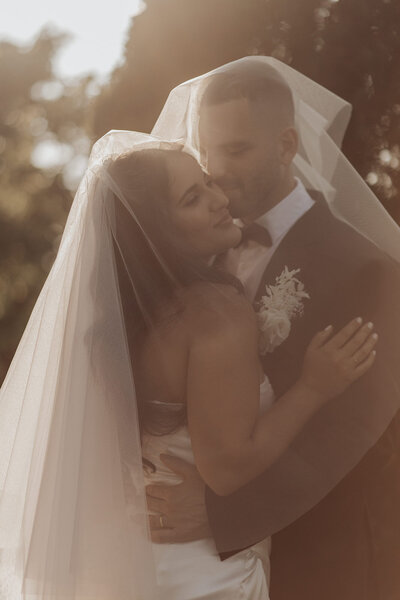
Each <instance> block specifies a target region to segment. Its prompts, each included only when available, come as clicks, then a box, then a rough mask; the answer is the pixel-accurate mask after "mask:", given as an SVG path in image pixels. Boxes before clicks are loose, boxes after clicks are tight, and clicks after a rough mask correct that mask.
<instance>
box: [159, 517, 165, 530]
mask: <svg viewBox="0 0 400 600" xmlns="http://www.w3.org/2000/svg"><path fill="white" fill-rule="evenodd" d="M160 527H161V529H164V527H165V525H164V520H163V516H162V515H160Z"/></svg>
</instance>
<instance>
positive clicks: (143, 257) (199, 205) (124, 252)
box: [0, 132, 377, 600]
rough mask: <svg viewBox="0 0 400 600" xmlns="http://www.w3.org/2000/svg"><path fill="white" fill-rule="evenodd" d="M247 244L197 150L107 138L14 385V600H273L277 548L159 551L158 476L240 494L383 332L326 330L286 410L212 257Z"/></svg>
mask: <svg viewBox="0 0 400 600" xmlns="http://www.w3.org/2000/svg"><path fill="white" fill-rule="evenodd" d="M241 235H242V233H241V231H240V229H239V228H238V227H237V226H236V225H235V224H234V223H233V221H232V219H231V217H230V214H229V212H228V200H227V198H226V197H225V196H224V194H223V193H222V192H221V190H220V189H219V188H218V187H217V186H216V185H215V184H214V182H213V181H212V180H211V179H210V178H209V177H208V175H207V174H206V173H204V172H203V171H202V169H201V168H200V166H199V164H198V163H197V162H196V160H195V159H194V158H193V156H191V155H190V154H188V153H186V152H184V151H183V150H182V148H181V147H179V146H177V145H171V144H165V143H163V142H161V141H159V140H157V139H155V138H150V137H149V136H145V135H144V134H135V133H130V132H111V133H110V134H107V135H106V136H104V138H102V139H101V140H100V141H99V142H97V144H96V146H95V148H94V151H93V153H92V158H91V163H90V165H89V169H88V171H87V173H86V175H85V177H84V179H83V181H82V183H81V185H80V187H79V190H78V192H77V195H76V198H75V200H74V203H73V206H72V209H71V212H70V215H69V219H68V222H67V226H66V229H65V232H64V236H63V240H62V243H61V246H60V250H59V253H58V255H57V259H56V262H55V264H54V265H53V268H52V270H51V272H50V275H49V277H48V279H47V281H46V283H45V286H44V288H43V290H42V292H41V295H40V297H39V299H38V301H37V304H36V306H35V308H34V311H33V313H32V316H31V319H30V321H29V323H28V326H27V329H26V331H25V333H24V336H23V338H22V340H21V343H20V346H19V348H18V350H17V353H16V355H15V358H14V360H13V363H12V365H11V367H10V370H9V373H8V375H7V378H6V380H5V382H4V385H3V387H2V390H1V396H0V440H1V441H0V450H1V452H0V456H1V460H0V489H1V504H0V548H1V566H2V581H1V583H2V591H3V590H4V591H5V593H6V594H7V595H6V597H7V598H10V599H11V598H14V597H15V598H25V597H32V598H37V599H46V600H47V599H49V600H50V599H51V600H55V599H57V600H58V599H61V598H63V599H73V598H74V599H80V600H83V599H89V598H96V600H106V599H107V600H109V599H111V598H120V599H124V600H125V599H132V600H133V599H135V600H136V599H139V598H146V600H148V599H149V600H151V599H152V598H163V599H168V598H170V599H171V600H172V599H173V600H179V598H182V600H183V599H184V598H185V600H189V598H193V599H194V598H207V599H211V598H241V599H250V598H251V599H255V598H260V600H261V599H264V598H268V585H267V571H268V558H267V547H268V540H265V542H262V543H261V545H258V546H254V547H251V548H249V549H248V550H246V551H243V552H241V553H239V554H237V555H236V556H234V557H232V558H230V559H228V560H226V561H224V562H221V561H220V560H219V557H218V554H217V551H216V549H215V547H214V545H213V541H212V539H211V538H209V539H206V540H200V541H198V542H193V543H189V544H170V545H165V546H161V545H156V544H152V543H151V540H150V534H149V532H148V527H147V516H146V506H145V494H144V487H145V480H149V479H150V480H154V478H159V479H161V480H163V481H166V480H168V479H169V480H172V478H173V474H172V473H171V472H167V470H166V469H165V467H163V465H162V463H160V460H159V454H160V451H162V450H163V448H167V447H168V450H169V452H171V451H172V452H175V453H176V455H178V456H181V457H183V458H185V459H186V460H191V461H193V462H195V464H196V466H197V468H198V470H199V472H200V473H201V475H202V477H203V479H204V481H205V482H206V483H207V484H208V485H209V486H210V487H211V488H212V489H213V490H214V491H215V492H216V493H217V494H221V495H224V494H229V493H231V492H232V491H234V490H236V489H238V488H240V487H241V486H243V485H244V484H245V483H247V482H248V481H250V480H252V479H254V478H255V477H257V475H259V474H260V473H262V472H263V471H265V469H267V468H268V467H269V466H270V465H272V464H273V463H274V462H275V461H276V460H277V459H278V458H279V456H280V455H281V454H282V452H284V450H285V449H286V448H287V447H288V445H290V443H291V442H292V441H293V440H294V438H295V437H296V436H297V435H298V434H299V433H300V432H301V430H302V428H303V427H304V426H305V424H306V423H307V422H308V421H309V420H310V419H311V418H312V417H313V415H315V414H316V413H317V412H318V411H319V410H321V409H322V407H323V406H324V405H325V404H326V403H327V402H329V401H330V400H332V398H334V397H335V396H337V395H338V394H340V393H341V392H342V391H343V390H344V389H345V388H347V387H348V386H349V385H351V383H352V382H354V381H355V380H356V379H358V378H359V377H361V376H362V375H363V374H364V373H366V372H367V370H369V369H370V368H371V366H372V364H373V362H374V358H375V351H374V346H375V344H376V339H377V336H376V335H374V334H373V332H372V326H371V324H366V325H362V323H361V319H359V318H357V319H354V320H352V321H351V322H350V323H349V324H348V325H346V327H344V328H343V329H342V330H341V331H339V332H337V333H335V332H333V330H332V327H330V326H328V327H327V328H326V329H325V330H324V331H321V332H318V333H316V335H315V337H314V338H313V339H312V340H311V341H310V344H309V346H308V349H307V352H306V355H305V358H304V365H303V369H302V373H301V376H300V378H299V379H298V381H297V382H296V383H295V384H294V386H293V387H292V388H291V389H290V390H289V391H288V392H287V393H286V394H285V395H284V396H282V397H281V398H280V401H279V403H276V404H275V403H273V400H274V397H273V392H272V390H271V387H270V385H269V382H268V380H267V379H266V378H265V377H264V376H263V375H262V370H261V368H260V363H259V358H258V348H259V331H258V326H257V318H256V314H255V313H254V310H253V308H252V306H251V305H250V304H249V303H248V302H247V301H246V300H245V298H244V295H243V293H242V288H241V285H240V283H239V282H238V281H237V280H236V279H235V278H234V277H232V276H230V275H228V274H227V273H225V272H224V271H223V270H221V269H220V268H218V261H214V260H213V258H214V256H215V255H218V254H220V253H221V252H223V251H224V250H226V249H228V248H230V247H232V246H235V245H237V244H238V243H239V242H240V239H241ZM272 283H273V282H272ZM304 302H306V298H304ZM142 465H144V466H145V471H146V473H147V474H146V475H145V476H143V472H142ZM155 518H159V517H155Z"/></svg>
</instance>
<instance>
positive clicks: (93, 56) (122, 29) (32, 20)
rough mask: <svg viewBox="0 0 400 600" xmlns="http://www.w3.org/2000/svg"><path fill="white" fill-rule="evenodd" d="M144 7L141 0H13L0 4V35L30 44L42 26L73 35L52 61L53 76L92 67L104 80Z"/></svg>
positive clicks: (120, 55)
mask: <svg viewBox="0 0 400 600" xmlns="http://www.w3.org/2000/svg"><path fill="white" fill-rule="evenodd" d="M143 8H144V2H143V0H112V1H111V2H104V3H103V2H88V0H83V1H82V0H68V1H67V2H54V0H53V1H51V0H36V1H35V2H32V0H12V2H7V3H2V6H1V8H0V39H8V40H9V41H11V42H15V43H18V44H28V43H29V42H31V41H32V40H33V39H34V38H35V37H36V35H37V34H38V33H39V31H40V30H41V29H42V28H43V27H44V26H45V25H49V26H51V27H52V28H54V29H55V30H57V31H66V32H68V33H70V34H71V36H73V37H72V39H71V41H70V42H69V43H67V44H66V46H65V48H63V49H62V50H61V51H60V53H59V57H58V58H57V60H56V62H55V65H54V66H55V71H56V73H57V75H60V76H64V77H74V76H77V75H82V74H85V73H88V72H94V73H95V74H96V75H97V76H99V77H100V78H102V79H103V78H105V77H107V75H108V74H109V73H110V71H111V70H112V69H113V68H114V67H115V66H116V64H117V63H118V62H119V60H120V59H121V57H122V55H123V47H124V42H125V37H126V35H127V32H128V28H129V26H130V21H131V18H132V17H133V16H134V15H136V14H138V13H139V12H140V11H141V10H143Z"/></svg>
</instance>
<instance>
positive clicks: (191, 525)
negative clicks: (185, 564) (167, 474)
mask: <svg viewBox="0 0 400 600" xmlns="http://www.w3.org/2000/svg"><path fill="white" fill-rule="evenodd" d="M160 458H161V460H162V462H163V463H164V464H165V465H166V467H168V469H170V470H171V471H173V472H174V473H177V475H179V476H180V477H182V479H183V481H182V483H179V484H177V485H166V484H152V485H148V486H147V487H146V494H147V505H148V508H149V511H150V512H152V513H157V514H156V515H154V514H151V515H149V521H150V529H151V538H152V540H153V542H156V543H159V544H160V543H167V544H173V543H182V542H192V541H194V540H199V539H203V538H206V537H210V536H211V535H212V534H211V530H210V528H209V525H208V519H207V511H206V505H205V500H204V492H205V485H204V482H203V480H202V479H201V477H200V475H199V472H198V471H197V469H196V467H195V466H194V465H191V464H189V463H187V462H185V461H184V460H181V459H180V458H176V457H173V456H169V455H166V454H162V455H161V457H160ZM160 516H161V519H160Z"/></svg>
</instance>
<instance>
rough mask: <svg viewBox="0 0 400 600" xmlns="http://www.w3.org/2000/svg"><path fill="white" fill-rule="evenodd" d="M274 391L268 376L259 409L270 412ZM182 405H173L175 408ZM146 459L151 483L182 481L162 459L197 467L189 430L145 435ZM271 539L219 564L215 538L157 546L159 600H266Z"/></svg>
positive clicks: (147, 473) (261, 391) (184, 428)
mask: <svg viewBox="0 0 400 600" xmlns="http://www.w3.org/2000/svg"><path fill="white" fill-rule="evenodd" d="M273 401H274V393H273V390H272V387H271V385H270V383H269V381H268V379H267V378H265V379H264V380H263V382H262V384H261V386H260V411H261V412H264V411H266V410H268V408H269V407H270V406H271V404H272V403H273ZM176 406H179V405H176V404H171V410H174V407H176ZM142 445H143V455H144V456H145V457H146V458H147V459H149V460H150V461H151V462H152V463H153V464H154V465H155V467H156V469H157V470H156V472H155V473H149V472H146V482H147V483H156V482H157V483H159V482H164V483H168V484H176V483H179V482H180V481H181V480H180V478H179V477H178V476H177V475H176V474H175V473H173V472H171V471H169V470H168V469H167V467H166V466H165V465H164V464H163V463H162V462H161V461H160V458H159V456H160V454H171V455H173V456H177V457H179V458H182V459H183V460H185V461H187V462H190V463H193V464H194V456H193V451H192V447H191V441H190V436H189V432H188V429H187V427H182V428H180V429H179V430H178V431H176V432H174V433H172V434H168V435H164V436H152V435H146V436H145V437H144V439H143V444H142ZM270 543H271V540H270V538H268V539H265V540H263V541H262V542H260V543H259V544H256V545H255V546H251V547H250V548H248V549H246V550H243V551H242V552H239V553H238V554H236V555H234V556H231V557H230V558H228V559H227V560H224V561H221V560H220V558H219V555H218V552H217V549H216V547H215V544H214V540H213V539H212V538H208V539H203V540H198V541H195V542H187V543H183V544H153V548H154V557H155V562H156V572H157V583H158V587H159V598H160V600H268V599H269V593H268V582H269V567H270V562H269V556H270V547H271V546H270Z"/></svg>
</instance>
